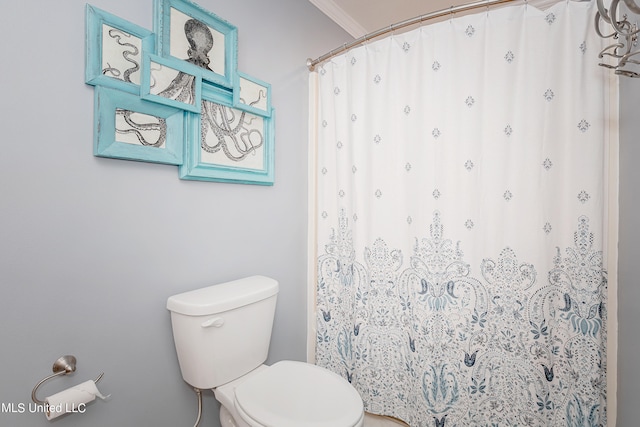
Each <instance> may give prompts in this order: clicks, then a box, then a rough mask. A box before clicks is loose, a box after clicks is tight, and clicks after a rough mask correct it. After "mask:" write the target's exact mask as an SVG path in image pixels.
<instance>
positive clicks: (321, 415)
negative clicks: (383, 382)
mask: <svg viewBox="0 0 640 427" xmlns="http://www.w3.org/2000/svg"><path fill="white" fill-rule="evenodd" d="M214 393H215V395H216V399H218V401H219V402H220V403H221V404H222V409H221V410H226V411H228V413H229V414H230V416H231V417H232V418H233V420H234V422H235V424H232V423H229V424H225V423H224V422H223V424H222V427H264V426H278V427H327V426H332V427H360V426H362V425H363V422H364V410H363V406H362V400H361V398H360V395H359V394H358V392H357V391H356V390H355V389H354V388H353V387H352V386H351V385H350V384H349V383H348V382H347V381H346V380H345V379H344V378H342V377H340V376H339V375H336V374H334V373H333V372H330V371H328V370H326V369H324V368H321V367H318V366H315V365H311V364H308V363H303V362H296V361H280V362H277V363H275V364H273V365H271V366H266V365H262V366H260V367H259V368H258V369H255V370H254V371H252V372H250V373H249V374H247V375H245V376H243V377H242V378H239V379H238V380H236V381H233V382H231V383H229V384H225V385H223V386H220V387H218V388H216V389H215V390H214ZM221 420H222V417H221Z"/></svg>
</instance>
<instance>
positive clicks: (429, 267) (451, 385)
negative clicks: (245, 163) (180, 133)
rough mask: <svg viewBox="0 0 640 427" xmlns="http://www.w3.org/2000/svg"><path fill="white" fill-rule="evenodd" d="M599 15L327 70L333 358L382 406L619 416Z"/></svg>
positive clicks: (474, 21)
mask: <svg viewBox="0 0 640 427" xmlns="http://www.w3.org/2000/svg"><path fill="white" fill-rule="evenodd" d="M594 9H595V6H594V4H593V2H591V3H584V2H580V3H578V2H573V1H567V2H561V3H558V4H555V5H554V6H552V7H551V8H549V9H546V10H539V9H536V8H534V7H532V6H531V5H528V6H527V5H520V6H513V7H504V8H499V9H492V10H488V11H482V13H478V14H474V15H469V16H462V17H458V18H454V19H451V20H448V21H445V22H440V23H436V24H432V25H428V26H424V27H422V28H419V29H416V30H413V31H410V32H407V33H403V34H395V35H393V36H391V37H388V38H385V39H383V40H379V41H376V42H372V43H369V44H367V45H365V46H362V47H360V48H357V49H353V50H351V51H349V52H348V53H346V54H344V55H342V56H339V57H337V58H334V59H333V60H332V61H330V62H328V63H325V64H324V65H323V66H321V67H320V68H319V70H318V77H317V80H318V88H317V90H318V99H317V102H318V104H317V105H318V124H317V135H315V136H316V138H317V143H318V146H317V151H318V153H317V164H316V166H317V170H318V174H317V187H318V195H317V212H316V215H317V236H318V237H317V239H318V241H317V260H316V262H317V283H316V286H317V294H316V308H317V323H316V328H317V331H316V332H317V342H316V363H317V364H319V365H321V366H323V367H326V368H328V369H331V370H333V371H335V372H337V373H339V374H340V375H342V376H343V377H345V378H347V379H348V380H349V381H350V382H351V384H353V385H354V386H355V387H356V388H357V389H358V391H359V392H360V394H361V395H362V398H363V400H364V402H365V409H366V410H367V411H369V412H372V413H377V414H386V415H390V416H394V417H397V418H400V419H402V420H404V421H406V422H407V423H409V424H410V425H411V426H429V427H431V426H433V427H452V426H457V427H468V426H487V427H497V426H500V427H502V426H571V427H586V426H604V425H606V424H607V415H606V401H607V397H606V375H607V360H606V345H607V335H606V331H607V286H608V285H607V265H606V261H607V256H608V249H607V241H608V235H607V233H608V227H607V224H608V218H607V205H608V198H609V194H608V178H607V177H608V174H609V170H608V169H609V168H608V164H609V163H608V162H609V159H608V153H609V143H610V141H609V126H610V123H611V117H610V116H609V114H610V113H609V110H608V99H609V93H608V90H609V86H608V85H607V84H606V82H607V74H606V73H607V71H606V70H605V69H603V68H602V67H598V66H597V62H598V60H597V55H598V52H600V50H601V49H602V43H603V42H602V41H601V40H600V39H599V38H598V37H597V36H596V35H595V33H594V31H593V29H592V25H593V24H592V23H593V16H594V13H595V10H594ZM613 267H614V268H615V266H613Z"/></svg>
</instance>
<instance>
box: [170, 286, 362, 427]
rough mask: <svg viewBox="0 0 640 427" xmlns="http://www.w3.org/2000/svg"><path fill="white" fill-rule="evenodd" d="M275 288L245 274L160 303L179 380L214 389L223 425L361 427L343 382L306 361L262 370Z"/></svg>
mask: <svg viewBox="0 0 640 427" xmlns="http://www.w3.org/2000/svg"><path fill="white" fill-rule="evenodd" d="M277 294H278V282H277V281H275V280H274V279H271V278H269V277H264V276H252V277H247V278H245V279H240V280H235V281H232V282H227V283H223V284H220V285H215V286H209V287H206V288H202V289H197V290H194V291H190V292H185V293H182V294H178V295H174V296H172V297H169V299H168V300H167V309H169V310H170V311H171V324H172V327H173V338H174V341H175V345H176V351H177V353H178V362H179V363H180V370H181V372H182V377H183V378H184V380H185V381H186V382H187V383H188V384H190V385H191V386H193V387H195V388H198V389H213V391H214V393H215V396H216V399H218V401H219V402H220V403H221V405H222V407H221V409H220V421H221V423H222V427H267V426H269V427H328V426H331V427H360V426H362V425H363V423H364V408H363V404H362V399H361V398H360V395H359V394H358V392H357V391H356V389H355V388H353V387H352V386H351V384H349V383H348V382H347V381H346V380H345V379H344V378H342V377H341V376H339V375H337V374H334V373H333V372H330V371H328V370H327V369H324V368H321V367H319V366H315V365H312V364H308V363H303V362H294V361H280V362H277V363H275V364H273V365H271V366H267V365H264V364H263V363H264V361H265V360H266V359H267V353H268V350H269V342H270V340H271V329H272V326H273V316H274V313H275V307H276V298H277Z"/></svg>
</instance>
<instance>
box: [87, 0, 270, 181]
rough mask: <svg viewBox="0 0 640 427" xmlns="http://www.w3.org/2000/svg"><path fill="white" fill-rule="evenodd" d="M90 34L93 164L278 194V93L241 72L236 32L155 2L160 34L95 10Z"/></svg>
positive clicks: (184, 7)
mask: <svg viewBox="0 0 640 427" xmlns="http://www.w3.org/2000/svg"><path fill="white" fill-rule="evenodd" d="M86 26H87V28H86V62H85V82H86V83H87V84H90V85H93V86H97V87H96V90H95V102H94V116H95V119H94V121H95V123H94V155H96V156H100V157H111V158H117V159H126V160H137V161H147V162H156V163H166V164H173V165H179V166H180V178H182V179H189V180H203V181H220V182H236V183H247V184H260V185H273V182H274V151H275V150H274V114H273V107H272V106H271V85H269V84H268V83H265V82H263V81H261V80H259V79H257V78H254V77H251V76H249V75H247V74H244V73H240V72H238V71H237V29H236V27H235V26H233V25H231V24H229V23H228V22H226V21H224V20H223V19H221V18H219V17H217V16H216V15H214V14H212V13H211V12H208V11H206V10H205V9H203V8H201V7H200V6H198V5H197V4H195V3H193V2H191V1H189V0H154V30H155V33H153V32H150V31H148V30H145V29H144V28H141V27H138V26H136V25H135V24H132V23H130V22H127V21H125V20H123V19H121V18H118V17H116V16H114V15H111V14H109V13H107V12H104V11H102V10H99V9H97V8H95V7H93V6H91V5H87V8H86Z"/></svg>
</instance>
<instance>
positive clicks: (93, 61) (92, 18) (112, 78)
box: [85, 4, 155, 94]
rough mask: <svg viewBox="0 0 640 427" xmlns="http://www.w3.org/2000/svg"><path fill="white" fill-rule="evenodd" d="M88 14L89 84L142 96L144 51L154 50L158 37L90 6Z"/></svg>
mask: <svg viewBox="0 0 640 427" xmlns="http://www.w3.org/2000/svg"><path fill="white" fill-rule="evenodd" d="M85 13H86V24H85V25H86V40H85V49H86V51H85V82H86V83H87V84H90V85H100V86H105V87H110V88H114V89H120V90H123V91H126V92H130V93H135V94H139V93H140V79H141V72H140V66H141V64H142V58H143V52H153V51H154V49H155V39H154V34H153V33H152V32H151V31H149V30H146V29H144V28H142V27H139V26H137V25H135V24H132V23H130V22H128V21H125V20H124V19H122V18H118V17H117V16H114V15H112V14H110V13H108V12H105V11H103V10H100V9H98V8H96V7H93V6H91V5H89V4H87V6H86V9H85Z"/></svg>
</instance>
